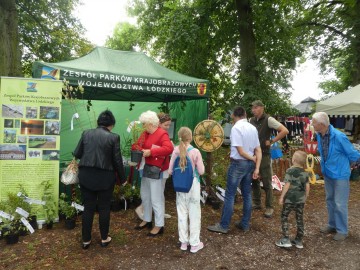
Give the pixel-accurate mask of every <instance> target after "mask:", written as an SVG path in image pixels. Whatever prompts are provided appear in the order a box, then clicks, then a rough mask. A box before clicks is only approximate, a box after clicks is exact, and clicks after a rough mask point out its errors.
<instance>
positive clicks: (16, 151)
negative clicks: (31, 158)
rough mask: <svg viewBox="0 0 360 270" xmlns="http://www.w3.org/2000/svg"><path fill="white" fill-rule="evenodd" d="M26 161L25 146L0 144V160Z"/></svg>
mask: <svg viewBox="0 0 360 270" xmlns="http://www.w3.org/2000/svg"><path fill="white" fill-rule="evenodd" d="M24 159H26V145H16V144H0V160H24Z"/></svg>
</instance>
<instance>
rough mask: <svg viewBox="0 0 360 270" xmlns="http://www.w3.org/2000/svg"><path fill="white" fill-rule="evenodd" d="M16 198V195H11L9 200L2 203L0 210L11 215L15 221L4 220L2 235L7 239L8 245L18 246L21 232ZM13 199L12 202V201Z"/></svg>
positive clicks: (1, 227)
mask: <svg viewBox="0 0 360 270" xmlns="http://www.w3.org/2000/svg"><path fill="white" fill-rule="evenodd" d="M14 198H16V195H15V196H14V194H12V193H11V194H9V193H8V198H7V199H6V200H4V201H2V202H1V205H0V210H2V211H4V212H5V213H7V214H10V215H11V216H12V217H13V219H7V218H2V223H1V225H0V230H1V235H2V236H3V237H4V238H5V240H6V243H7V244H16V243H17V242H19V231H20V223H21V222H20V215H19V214H18V213H16V212H15V209H16V207H15V208H14ZM11 199H12V200H11Z"/></svg>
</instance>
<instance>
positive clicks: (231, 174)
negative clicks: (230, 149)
mask: <svg viewBox="0 0 360 270" xmlns="http://www.w3.org/2000/svg"><path fill="white" fill-rule="evenodd" d="M254 169H255V163H254V162H253V161H250V160H231V162H230V166H229V169H228V173H227V183H226V191H225V199H224V207H223V210H222V214H221V221H220V226H221V227H222V228H224V229H229V226H230V221H231V217H232V215H233V212H234V201H235V194H236V189H237V187H238V186H239V184H240V189H241V194H242V198H243V217H242V220H241V226H242V227H243V228H249V226H250V224H249V223H250V218H251V210H252V209H251V208H252V204H251V181H252V173H253V172H254Z"/></svg>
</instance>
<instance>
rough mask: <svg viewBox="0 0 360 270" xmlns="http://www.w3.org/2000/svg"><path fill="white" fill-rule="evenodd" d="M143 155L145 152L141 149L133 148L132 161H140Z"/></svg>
mask: <svg viewBox="0 0 360 270" xmlns="http://www.w3.org/2000/svg"><path fill="white" fill-rule="evenodd" d="M142 157H143V152H142V151H140V150H131V162H136V163H140V162H141V159H142Z"/></svg>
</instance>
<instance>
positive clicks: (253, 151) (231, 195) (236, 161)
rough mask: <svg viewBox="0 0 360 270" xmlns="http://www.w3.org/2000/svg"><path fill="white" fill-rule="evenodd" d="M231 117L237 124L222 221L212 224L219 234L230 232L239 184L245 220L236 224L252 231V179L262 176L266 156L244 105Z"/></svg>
mask: <svg viewBox="0 0 360 270" xmlns="http://www.w3.org/2000/svg"><path fill="white" fill-rule="evenodd" d="M231 118H232V119H233V121H234V126H233V127H232V129H231V134H230V141H231V148H230V149H231V152H230V166H229V169H228V173H227V183H226V191H225V199H224V207H223V210H222V214H221V221H220V223H217V224H215V225H212V226H209V227H208V230H209V231H213V232H219V233H227V232H228V231H229V227H230V221H231V217H232V215H233V210H234V201H235V194H236V191H237V187H238V186H239V185H240V189H241V194H242V197H243V217H242V219H241V221H238V222H235V225H236V226H237V227H238V228H239V229H241V230H243V231H248V230H249V228H250V218H251V210H252V198H251V182H252V179H253V178H254V179H257V178H258V177H259V169H260V163H261V155H262V154H261V148H260V142H259V138H258V132H257V130H256V128H255V127H254V126H253V125H251V124H250V123H249V122H248V121H247V119H246V111H245V110H244V108H242V107H236V108H235V109H234V112H233V114H232V115H231Z"/></svg>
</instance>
